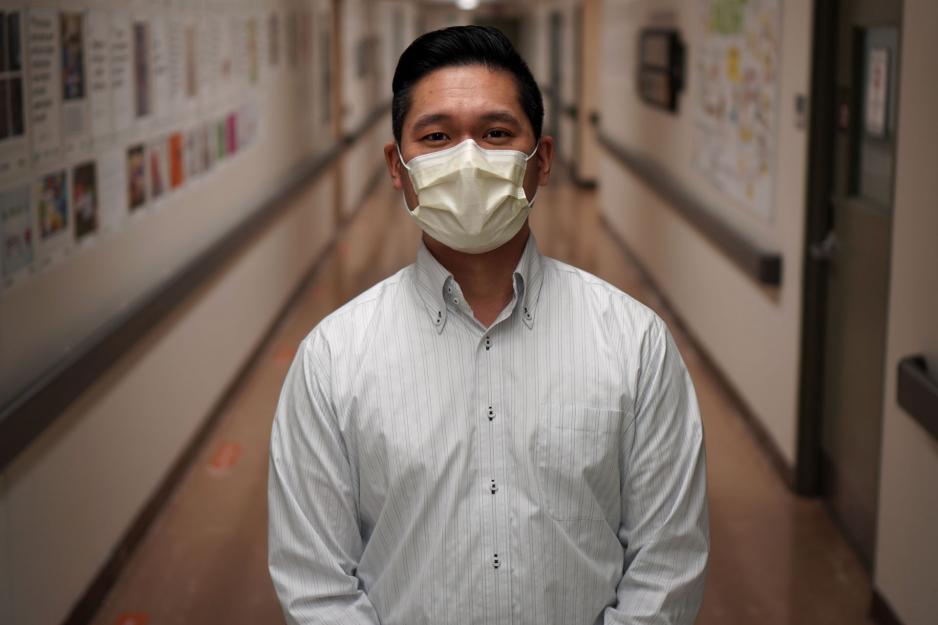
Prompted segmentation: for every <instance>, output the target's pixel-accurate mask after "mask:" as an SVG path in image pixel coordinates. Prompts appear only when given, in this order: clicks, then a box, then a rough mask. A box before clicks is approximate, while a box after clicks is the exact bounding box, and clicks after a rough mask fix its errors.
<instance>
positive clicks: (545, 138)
mask: <svg viewBox="0 0 938 625" xmlns="http://www.w3.org/2000/svg"><path fill="white" fill-rule="evenodd" d="M534 157H535V158H536V159H537V165H538V167H537V171H538V178H537V184H538V185H540V186H544V185H546V184H547V182H548V181H549V180H550V168H551V165H553V163H554V138H553V137H551V136H550V135H541V143H540V145H539V146H538V148H537V154H535V155H534Z"/></svg>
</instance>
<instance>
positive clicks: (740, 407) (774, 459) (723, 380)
mask: <svg viewBox="0 0 938 625" xmlns="http://www.w3.org/2000/svg"><path fill="white" fill-rule="evenodd" d="M600 221H601V222H602V224H603V227H605V229H606V231H607V232H608V233H609V235H610V237H611V238H612V240H613V241H615V242H616V245H617V246H618V247H619V249H620V250H621V251H622V253H623V254H624V255H625V256H626V257H628V258H629V260H630V261H631V262H632V263H634V264H635V266H636V268H638V271H639V273H641V274H642V278H643V279H644V280H645V281H646V282H648V284H650V285H651V286H652V288H654V290H655V291H656V292H657V294H658V295H659V296H660V297H661V300H662V302H663V303H664V305H665V306H666V307H667V308H668V310H669V311H671V313H672V314H673V315H674V318H675V320H676V322H677V325H678V326H679V328H680V330H681V332H683V333H684V335H685V336H687V338H688V339H689V340H690V342H691V344H692V345H693V346H694V349H695V350H696V352H697V353H698V354H699V355H700V358H701V360H703V361H704V363H705V364H706V365H707V366H708V367H709V368H710V369H711V370H712V371H713V372H714V374H715V376H716V378H717V383H718V384H720V386H722V387H723V389H724V390H725V391H726V393H727V394H728V395H729V396H730V399H731V401H732V402H733V404H734V406H735V408H736V409H737V412H738V413H739V414H740V416H741V417H742V420H743V422H744V423H745V424H746V426H747V429H748V430H749V432H750V433H751V434H752V437H753V439H755V441H756V443H757V444H758V445H759V448H760V449H761V450H762V452H763V453H764V454H765V456H766V457H767V458H768V460H769V463H770V464H771V465H772V467H773V469H774V470H775V472H776V473H777V474H778V476H779V478H781V480H782V482H784V484H785V486H786V487H787V488H788V489H789V490H791V491H792V492H794V490H795V469H794V466H792V465H791V464H790V463H789V462H788V461H787V460H786V459H785V456H784V455H783V454H782V451H781V450H780V449H779V448H778V445H777V444H776V443H775V441H774V440H773V439H772V437H771V435H770V434H769V432H768V430H767V429H766V428H765V425H763V424H762V422H761V421H760V420H759V419H758V418H757V417H756V415H755V412H754V411H753V410H752V409H751V408H750V407H749V405H748V404H747V403H746V401H745V400H744V399H743V397H742V395H741V394H740V393H739V392H738V391H737V390H736V388H735V386H734V385H733V383H732V382H731V381H730V379H729V378H728V377H727V375H726V374H725V373H724V372H723V369H722V368H721V367H720V366H719V365H718V364H717V362H716V361H715V360H714V359H713V358H712V357H711V356H710V354H709V353H708V352H707V350H706V349H705V348H704V346H703V343H702V342H701V341H700V340H698V339H697V337H696V336H695V335H694V333H693V332H692V331H691V329H690V327H689V326H688V325H687V323H686V322H685V321H684V319H682V318H681V315H680V314H678V311H677V309H676V308H675V307H674V306H673V305H671V302H670V300H669V299H668V297H667V295H666V294H665V292H664V291H663V290H662V289H661V288H660V286H659V285H658V283H657V282H656V281H655V279H654V278H653V277H652V275H651V273H650V272H649V271H648V268H647V267H645V265H644V264H642V262H641V261H640V260H639V259H638V257H637V256H636V255H635V254H634V253H633V252H632V250H631V248H629V246H628V243H626V242H625V239H623V238H622V236H621V235H620V234H619V233H618V232H617V231H616V229H615V227H614V226H613V225H612V224H611V223H610V222H609V220H608V219H607V218H606V216H605V215H603V214H600Z"/></svg>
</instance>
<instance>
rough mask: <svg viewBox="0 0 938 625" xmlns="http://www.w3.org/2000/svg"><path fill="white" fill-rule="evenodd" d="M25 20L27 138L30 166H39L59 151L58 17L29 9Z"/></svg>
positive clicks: (46, 10)
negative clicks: (27, 71) (28, 118)
mask: <svg viewBox="0 0 938 625" xmlns="http://www.w3.org/2000/svg"><path fill="white" fill-rule="evenodd" d="M28 16H29V19H28V25H29V28H28V33H27V50H28V54H29V67H30V77H29V81H28V84H29V102H30V125H31V133H30V134H31V139H32V148H33V162H42V161H45V160H48V159H50V158H54V157H56V156H58V154H59V149H60V135H59V102H60V84H59V62H58V58H57V54H56V51H57V49H58V16H57V15H56V12H55V11H53V10H52V9H30V10H29V13H28Z"/></svg>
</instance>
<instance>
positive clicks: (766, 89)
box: [690, 0, 781, 218]
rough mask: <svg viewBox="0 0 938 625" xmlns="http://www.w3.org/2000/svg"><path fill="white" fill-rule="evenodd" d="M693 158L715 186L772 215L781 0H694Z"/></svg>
mask: <svg viewBox="0 0 938 625" xmlns="http://www.w3.org/2000/svg"><path fill="white" fill-rule="evenodd" d="M698 10H699V20H698V21H699V25H700V29H701V34H700V37H699V42H700V43H699V44H698V46H697V48H698V49H697V50H695V51H694V52H693V53H692V54H691V57H690V58H692V59H696V62H695V66H694V67H693V70H692V71H694V73H695V75H696V76H697V79H696V81H695V82H696V85H697V89H696V93H695V94H694V97H693V107H694V113H693V115H694V126H695V133H694V143H693V148H692V160H693V163H694V165H695V166H696V168H697V170H698V171H700V173H701V174H702V175H703V176H704V177H705V178H706V179H707V180H709V181H710V183H711V184H713V186H714V187H716V188H717V189H719V190H720V191H722V192H723V193H725V194H727V195H728V196H730V197H731V198H733V199H735V200H737V201H738V202H739V203H740V204H741V205H742V206H745V207H746V208H748V209H750V210H753V211H755V212H756V213H758V214H759V215H761V216H763V217H765V218H768V217H770V215H771V213H772V204H773V197H772V196H773V192H774V177H775V146H776V135H777V123H776V117H777V108H778V102H777V98H778V74H779V49H780V48H779V46H780V29H781V26H780V6H779V0H698Z"/></svg>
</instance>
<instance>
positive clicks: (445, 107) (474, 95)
mask: <svg viewBox="0 0 938 625" xmlns="http://www.w3.org/2000/svg"><path fill="white" fill-rule="evenodd" d="M495 109H502V110H509V111H511V112H513V113H515V115H516V116H517V117H518V119H519V120H522V122H523V123H524V124H525V125H526V126H528V120H527V117H525V115H524V111H523V110H522V108H521V102H520V100H519V97H518V84H517V82H516V81H515V77H514V76H513V75H512V74H511V72H508V71H506V70H502V69H489V68H488V67H485V66H484V65H461V66H454V67H441V68H440V69H437V70H434V71H432V72H430V73H429V74H427V75H426V76H424V77H423V78H421V79H420V80H419V81H417V83H416V84H415V85H414V88H413V90H412V91H411V96H410V110H409V111H408V112H407V117H406V119H405V120H404V125H405V126H407V125H408V123H412V122H413V120H414V119H416V118H417V117H418V116H420V115H425V114H434V113H442V114H446V115H451V116H454V117H460V118H469V117H472V116H478V115H482V114H485V113H487V112H489V111H491V110H495Z"/></svg>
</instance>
